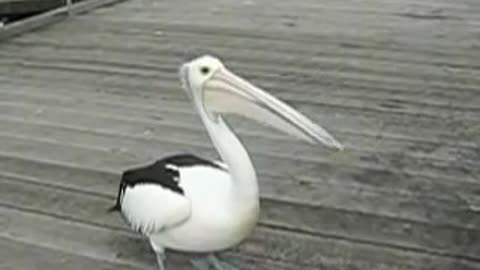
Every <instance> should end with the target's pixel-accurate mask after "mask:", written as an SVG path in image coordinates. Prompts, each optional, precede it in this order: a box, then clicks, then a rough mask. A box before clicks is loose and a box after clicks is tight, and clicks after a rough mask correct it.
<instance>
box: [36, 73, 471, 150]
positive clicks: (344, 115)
mask: <svg viewBox="0 0 480 270" xmlns="http://www.w3.org/2000/svg"><path fill="white" fill-rule="evenodd" d="M55 72H56V73H57V74H58V72H59V71H58V70H57V71H55ZM62 72H63V71H62ZM45 74H51V73H49V72H46V73H45ZM84 76H85V77H89V76H86V75H84ZM108 77H110V76H108ZM57 79H58V78H57ZM73 80H75V79H74V78H72V81H73ZM77 80H78V79H77ZM92 80H95V79H94V78H92ZM106 81H109V79H106ZM78 83H81V82H80V81H79V80H78ZM69 87H70V86H69ZM71 87H74V86H73V85H72V86H71ZM176 87H178V86H176ZM75 88H76V87H75ZM150 88H151V86H150ZM99 89H101V90H99ZM158 89H162V86H158V87H156V89H151V90H152V93H148V92H147V93H145V92H143V93H138V95H139V96H142V97H145V98H146V97H148V98H157V99H164V100H165V99H166V100H169V101H173V102H175V101H176V99H177V98H179V97H180V100H185V97H184V96H183V94H181V91H180V90H179V89H178V90H177V91H174V92H171V93H172V94H171V95H170V94H168V95H166V93H164V92H162V91H158ZM92 90H94V91H102V92H109V93H111V91H113V92H118V94H122V95H123V93H125V95H131V94H132V92H131V88H127V89H123V90H120V89H116V88H115V89H112V87H101V86H99V87H97V86H95V87H93V89H92ZM167 92H168V91H167ZM135 95H137V93H136V94H135ZM158 95H160V97H158ZM164 95H166V96H164ZM298 102H300V101H298ZM290 103H293V104H294V105H295V104H297V101H292V100H290ZM318 105H320V104H317V106H315V104H304V103H302V102H300V103H299V104H298V105H295V106H297V107H300V108H299V109H300V110H304V109H303V108H307V109H312V108H314V110H316V111H317V112H318V113H316V114H315V113H310V114H309V115H310V116H311V117H312V118H313V119H314V120H317V119H318V120H317V121H318V122H320V123H325V125H326V126H329V127H333V130H334V131H335V128H336V127H339V128H341V129H343V130H345V129H347V130H350V131H351V132H362V131H363V130H368V131H369V132H370V134H375V135H374V136H380V131H381V133H383V134H386V135H388V134H392V135H395V134H397V135H403V136H404V135H407V136H414V137H417V138H418V137H421V138H425V137H428V138H429V139H430V140H432V141H438V140H442V141H443V140H445V139H447V140H450V141H451V142H452V143H453V144H459V145H463V144H470V145H473V146H475V147H477V144H476V143H475V140H476V139H475V138H478V136H476V135H474V134H476V133H478V129H477V128H476V126H477V125H476V124H475V122H473V125H470V124H468V123H464V124H463V123H462V122H463V121H465V120H462V118H457V117H456V115H457V114H452V118H447V119H444V118H443V119H441V118H438V119H436V121H432V120H434V119H432V118H430V117H427V118H426V119H425V118H421V117H417V118H413V117H412V118H411V119H409V120H410V121H407V119H405V115H402V114H400V115H397V114H395V113H394V112H392V113H390V114H389V118H382V116H381V114H383V113H380V112H371V113H369V112H363V113H362V110H361V108H358V109H357V110H356V111H355V112H352V111H349V110H347V109H345V108H344V109H341V108H337V107H335V106H334V107H329V106H318ZM336 110H338V113H335V111H336ZM306 113H309V112H308V111H306ZM379 114H380V115H379ZM335 118H336V119H335ZM470 121H475V120H473V119H472V120H470ZM330 122H331V123H332V124H330V125H329V123H330ZM405 123H409V125H408V126H406V125H405ZM455 124H457V125H456V126H457V128H458V129H459V130H456V129H457V128H455V129H452V128H445V129H439V128H438V127H439V126H445V125H446V126H447V127H455ZM438 132H440V133H447V134H442V135H440V136H439V134H437V135H435V134H436V133H438ZM452 132H453V133H454V134H457V135H455V136H454V137H452V136H449V135H448V133H452ZM458 135H462V138H461V139H459V138H458V137H457V136H458ZM472 140H473V141H474V142H472Z"/></svg>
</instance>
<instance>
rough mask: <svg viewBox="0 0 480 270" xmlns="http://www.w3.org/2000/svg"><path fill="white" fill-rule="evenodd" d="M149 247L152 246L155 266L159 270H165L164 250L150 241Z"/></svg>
mask: <svg viewBox="0 0 480 270" xmlns="http://www.w3.org/2000/svg"><path fill="white" fill-rule="evenodd" d="M150 245H151V246H152V249H153V251H154V252H155V256H157V264H158V269H159V270H165V259H166V256H165V248H163V247H162V246H158V245H156V244H155V243H153V241H152V240H151V239H150Z"/></svg>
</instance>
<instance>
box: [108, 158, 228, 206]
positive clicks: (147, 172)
mask: <svg viewBox="0 0 480 270" xmlns="http://www.w3.org/2000/svg"><path fill="white" fill-rule="evenodd" d="M167 165H174V166H176V167H177V168H182V167H192V166H211V167H214V168H217V169H222V170H223V168H222V167H220V166H219V165H218V164H216V163H214V162H212V161H210V160H207V159H203V158H200V157H197V156H194V155H191V154H179V155H174V156H170V157H167V158H164V159H161V160H158V161H156V162H155V163H153V164H150V165H147V166H144V167H140V168H133V169H129V170H127V171H125V172H124V173H123V174H122V180H121V181H120V186H119V188H118V194H117V200H116V203H115V205H114V206H113V207H112V208H110V209H109V211H110V212H113V211H120V210H121V209H122V205H121V198H122V196H123V193H124V192H125V189H126V188H127V187H129V186H130V187H132V186H135V185H137V184H142V183H152V184H158V185H161V186H162V187H164V188H167V189H170V190H172V191H174V192H177V193H179V194H182V195H183V194H184V191H183V189H182V187H180V185H179V176H180V173H179V171H177V170H175V169H174V168H171V167H169V166H167Z"/></svg>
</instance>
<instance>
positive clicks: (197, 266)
mask: <svg viewBox="0 0 480 270" xmlns="http://www.w3.org/2000/svg"><path fill="white" fill-rule="evenodd" d="M190 262H191V263H192V267H193V269H194V270H239V269H238V268H237V267H235V266H233V265H231V264H229V263H226V262H224V261H221V260H219V259H218V258H217V257H216V256H215V255H213V254H212V255H208V256H207V257H206V258H203V259H197V260H191V261H190Z"/></svg>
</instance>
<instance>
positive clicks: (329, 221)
mask: <svg viewBox="0 0 480 270" xmlns="http://www.w3.org/2000/svg"><path fill="white" fill-rule="evenodd" d="M2 161H3V162H2V165H3V164H4V166H3V167H2V169H3V173H2V174H3V175H4V174H5V172H10V175H11V176H10V177H7V178H4V180H3V182H5V183H4V184H3V186H4V187H5V189H4V191H5V192H6V194H5V196H4V197H5V198H4V199H5V200H6V201H2V202H3V203H7V204H8V203H11V202H14V201H15V202H16V203H17V204H21V205H22V207H28V205H34V204H35V205H39V206H40V207H43V205H42V202H38V201H37V200H36V199H35V198H34V197H31V195H30V194H31V193H36V192H39V193H41V191H39V190H37V188H36V186H37V185H39V186H41V187H43V190H45V192H47V193H49V194H51V196H50V197H54V198H56V199H54V200H55V201H58V202H62V201H64V200H68V201H72V202H73V201H76V200H77V199H75V198H80V199H78V200H81V199H83V198H84V197H85V196H87V197H89V196H93V198H92V199H91V200H90V199H89V202H92V204H93V205H92V206H88V205H86V206H85V207H84V208H83V209H84V210H82V212H81V213H76V215H77V216H76V218H81V217H84V218H85V219H86V220H98V216H97V214H98V213H99V216H101V215H103V214H104V209H103V210H102V208H108V205H109V204H111V202H112V201H114V196H113V195H112V194H115V193H116V184H117V182H118V179H119V178H120V176H119V175H118V174H110V173H105V172H95V171H90V170H86V169H79V168H68V167H64V166H59V165H52V164H41V163H35V162H32V161H26V162H25V161H19V160H18V159H16V160H15V159H8V158H6V159H2ZM25 168H32V169H31V171H30V169H29V170H25ZM22 169H23V170H22ZM15 170H16V171H17V173H19V172H20V173H22V174H23V175H25V174H27V175H30V176H26V177H24V176H21V175H20V174H19V175H18V176H17V175H15V173H13V174H12V173H11V172H12V171H15ZM32 175H34V176H32ZM5 179H7V181H5ZM262 180H263V181H262V190H264V191H266V194H264V195H266V197H265V196H264V197H263V199H262V208H263V217H262V220H261V224H262V225H265V226H271V225H274V226H276V227H281V228H285V229H289V230H295V231H303V232H309V233H312V234H315V235H327V236H333V237H341V238H344V239H349V240H351V241H354V242H357V241H358V242H369V243H377V244H378V245H387V246H397V247H401V248H410V249H414V250H421V251H423V252H427V253H428V252H432V253H435V252H437V253H442V254H445V255H447V254H452V255H453V254H456V252H457V251H456V250H461V253H459V254H458V255H459V256H467V257H468V254H472V255H473V256H475V254H476V248H477V245H475V244H474V243H475V241H476V240H475V239H476V238H478V236H479V235H480V234H479V233H480V232H478V231H474V230H459V229H458V228H451V227H448V226H430V225H425V224H422V223H418V222H409V221H407V220H400V219H392V218H387V217H376V216H375V215H371V214H366V213H354V212H351V211H344V210H340V209H331V208H325V207H322V206H314V204H315V203H314V201H311V202H310V205H302V204H299V203H295V202H294V201H295V200H297V201H298V199H296V198H293V197H292V196H291V195H289V194H281V193H278V192H277V191H275V189H274V190H273V192H274V193H271V192H272V191H269V190H268V189H267V188H264V187H265V186H275V185H276V186H277V190H278V191H282V190H290V192H289V193H290V194H294V193H297V194H302V195H303V196H305V195H306V192H305V191H302V190H304V189H305V188H302V187H299V188H295V187H292V186H290V187H289V186H288V184H287V185H284V187H281V185H278V184H275V181H271V180H270V181H265V179H262ZM277 181H278V179H277ZM17 182H18V184H17ZM12 183H13V184H12ZM22 183H25V184H22ZM54 188H55V189H60V191H56V190H54ZM306 188H309V187H306ZM40 189H42V188H40ZM270 190H271V188H270ZM292 191H293V192H292ZM276 192H277V193H276ZM64 193H66V194H65V195H63V194H64ZM70 193H71V195H68V194H70ZM77 193H81V194H77ZM275 193H276V194H275ZM314 193H316V194H320V193H319V192H318V191H315V192H314ZM55 194H57V195H55ZM39 196H41V195H39ZM46 197H47V196H46ZM289 197H290V198H291V199H289ZM9 198H12V199H9ZM62 198H64V199H62ZM67 198H69V199H67ZM99 199H100V202H99ZM292 199H293V200H292ZM303 199H304V200H305V201H309V199H308V198H303ZM101 205H103V206H101ZM17 206H18V205H17ZM61 207H64V205H62V206H61ZM90 208H92V209H90ZM90 210H92V211H90ZM55 211H56V212H57V210H55ZM92 215H93V216H92ZM107 223H108V222H107ZM349 224H351V226H350V225H349ZM359 224H363V225H359ZM365 225H366V226H367V227H364V226H365ZM112 226H113V225H112ZM380 228H381V229H380ZM379 229H380V230H379ZM379 231H381V232H379ZM399 231H400V232H399ZM458 235H464V236H463V237H462V239H463V240H461V241H458V240H457V239H458ZM419 236H421V237H419ZM450 236H451V237H454V239H451V238H450ZM465 241H466V242H465Z"/></svg>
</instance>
